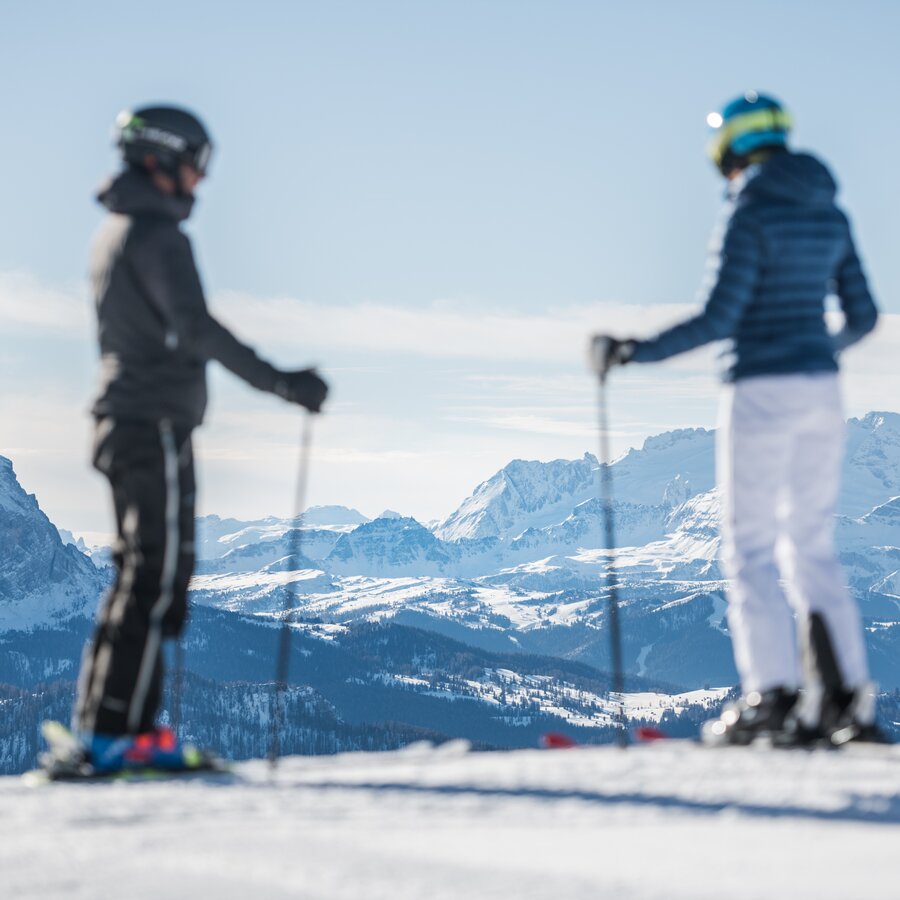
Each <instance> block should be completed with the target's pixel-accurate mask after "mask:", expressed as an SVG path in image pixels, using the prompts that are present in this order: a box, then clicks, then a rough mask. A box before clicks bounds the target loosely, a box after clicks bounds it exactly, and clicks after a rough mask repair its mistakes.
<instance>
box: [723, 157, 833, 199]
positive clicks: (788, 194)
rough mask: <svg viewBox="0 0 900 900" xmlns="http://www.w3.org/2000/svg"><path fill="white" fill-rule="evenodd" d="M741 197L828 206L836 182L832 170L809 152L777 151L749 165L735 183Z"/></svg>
mask: <svg viewBox="0 0 900 900" xmlns="http://www.w3.org/2000/svg"><path fill="white" fill-rule="evenodd" d="M735 189H736V193H737V196H738V197H740V198H742V199H747V200H749V199H751V198H754V197H765V198H767V199H773V200H777V201H780V202H781V203H799V204H803V205H804V206H830V205H831V204H833V203H834V197H835V194H836V193H837V183H836V182H835V180H834V178H833V177H832V176H831V173H830V172H829V171H828V169H827V168H826V167H825V165H824V164H823V163H821V162H820V161H819V160H818V159H816V158H815V157H814V156H811V155H810V154H808V153H778V154H776V155H775V156H773V157H771V158H770V159H768V160H766V161H765V162H764V163H761V164H759V165H758V166H752V167H751V168H749V169H748V170H747V173H746V175H745V177H744V179H742V181H739V182H738V183H737V184H736V185H735Z"/></svg>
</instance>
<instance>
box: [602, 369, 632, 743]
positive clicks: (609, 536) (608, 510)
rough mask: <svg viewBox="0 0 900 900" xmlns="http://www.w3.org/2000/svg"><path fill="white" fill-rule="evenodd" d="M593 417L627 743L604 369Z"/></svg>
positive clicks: (613, 650) (615, 671)
mask: <svg viewBox="0 0 900 900" xmlns="http://www.w3.org/2000/svg"><path fill="white" fill-rule="evenodd" d="M597 387H598V392H597V419H598V423H597V424H598V425H599V429H600V503H601V506H602V507H603V520H604V525H605V530H606V546H607V548H608V549H609V566H608V569H607V586H608V588H609V643H610V657H611V664H612V693H613V694H618V698H619V710H618V716H617V720H618V722H617V724H618V729H617V731H616V743H617V744H618V745H619V746H620V747H627V746H628V726H627V722H626V719H625V699H624V697H623V692H624V690H625V679H624V677H623V675H622V632H621V627H620V623H619V576H618V572H617V571H616V523H615V513H614V510H613V485H612V467H611V466H610V450H609V416H608V412H607V394H606V373H605V372H602V373H600V375H599V377H598V379H597Z"/></svg>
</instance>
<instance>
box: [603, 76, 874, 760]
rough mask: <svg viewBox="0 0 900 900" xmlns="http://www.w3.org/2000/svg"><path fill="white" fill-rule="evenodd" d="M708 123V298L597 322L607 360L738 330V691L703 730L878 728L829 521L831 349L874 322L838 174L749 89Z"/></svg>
mask: <svg viewBox="0 0 900 900" xmlns="http://www.w3.org/2000/svg"><path fill="white" fill-rule="evenodd" d="M707 121H708V122H709V124H710V126H711V127H712V129H713V139H712V142H711V144H710V155H711V157H712V159H713V161H714V162H715V163H716V165H717V166H718V168H719V170H720V171H721V173H722V174H723V175H724V176H725V177H726V178H727V179H728V191H727V202H726V204H725V208H724V210H723V213H722V218H721V221H720V222H719V224H718V226H717V228H716V231H715V233H714V237H713V242H712V247H711V253H710V259H709V265H708V275H707V278H706V280H705V283H704V295H705V297H704V299H705V303H704V307H703V309H702V311H701V312H700V313H699V314H698V315H696V316H694V317H693V318H691V319H689V320H688V321H686V322H683V323H681V324H679V325H676V326H675V327H673V328H670V329H668V330H666V331H663V332H662V333H661V334H658V335H657V336H656V337H653V338H651V339H649V340H619V339H616V338H612V337H609V336H606V335H598V336H597V337H595V338H594V340H593V342H592V361H593V365H594V367H595V369H596V370H597V371H598V372H599V373H600V374H601V375H605V374H606V372H607V371H608V370H609V369H610V368H611V367H613V366H616V365H624V364H626V363H631V362H641V363H646V362H655V361H657V360H663V359H667V358H668V357H670V356H674V355H675V354H678V353H684V352H685V351H688V350H692V349H694V348H695V347H699V346H701V345H703V344H707V343H710V342H712V341H718V340H723V339H728V340H729V342H730V343H729V346H728V362H727V370H726V373H725V381H726V388H725V391H724V395H723V399H722V407H721V417H720V427H719V429H718V437H717V442H718V443H717V450H716V458H717V481H718V485H719V489H720V492H721V502H722V522H721V537H722V562H723V567H724V570H725V574H726V576H727V577H728V579H729V587H728V624H729V628H730V631H731V636H732V641H733V644H734V652H735V660H736V663H737V667H738V671H739V673H740V676H741V687H742V697H741V699H740V700H739V701H738V702H737V703H736V704H734V705H732V706H730V707H729V708H727V709H726V710H725V711H724V712H723V714H722V717H721V718H720V719H718V720H715V721H713V722H710V723H707V725H706V727H705V729H704V736H705V737H706V738H707V739H709V740H713V741H717V742H730V743H749V742H750V741H752V740H754V739H755V738H756V737H758V736H759V735H761V734H765V735H766V736H769V737H774V739H775V740H776V741H783V742H785V743H793V742H806V741H812V740H820V739H822V738H825V739H829V740H832V741H833V742H835V743H841V742H843V741H846V740H851V739H876V738H878V737H879V733H878V731H877V729H876V728H875V725H874V688H873V686H872V685H871V684H870V683H869V676H868V668H867V663H866V654H865V646H864V641H863V631H862V624H861V620H860V616H859V612H858V610H857V608H856V605H855V603H854V602H853V600H852V599H851V597H850V594H849V591H848V589H847V586H846V583H845V580H844V576H843V573H842V571H841V569H840V566H839V564H838V562H837V559H836V557H835V551H834V545H833V530H834V510H835V505H836V502H837V496H838V490H839V476H840V467H841V460H842V457H843V435H844V419H843V414H842V408H841V398H840V394H839V388H838V380H837V371H838V355H839V353H840V351H842V350H844V349H845V348H847V347H849V346H850V345H851V344H854V343H855V342H856V341H858V340H859V339H860V338H862V337H864V336H865V335H866V334H868V333H869V332H870V331H871V330H872V329H873V328H874V327H875V323H876V320H877V318H878V313H877V310H876V307H875V303H874V302H873V300H872V296H871V294H870V292H869V289H868V286H867V283H866V278H865V275H864V274H863V271H862V267H861V266H860V261H859V258H858V256H857V253H856V249H855V247H854V242H853V238H852V235H851V230H850V225H849V223H848V221H847V217H846V216H845V215H844V213H843V212H842V211H841V210H840V209H839V208H838V207H837V206H836V205H835V193H836V185H835V182H834V180H833V178H832V177H831V175H830V173H829V172H828V169H827V168H826V167H825V166H824V165H823V164H822V163H821V162H820V161H819V160H817V159H816V158H815V157H813V156H810V155H808V154H804V153H794V152H791V151H790V150H789V149H788V147H787V135H788V132H789V129H790V124H791V123H790V118H789V116H788V113H787V112H786V111H785V110H784V109H783V108H782V106H781V105H780V104H779V103H778V102H777V101H776V100H774V99H772V98H771V97H766V96H763V95H760V94H756V93H748V94H746V95H744V96H742V97H739V98H737V99H736V100H734V101H732V102H731V103H729V104H728V105H727V106H725V107H724V109H723V110H722V112H721V113H713V114H711V115H710V117H709V118H708V120H707ZM829 294H836V295H837V297H838V298H839V300H840V306H841V309H842V310H843V314H844V325H843V327H842V329H841V330H840V331H839V332H838V333H837V334H836V335H835V334H831V333H829V330H828V328H827V326H826V321H825V301H826V297H827V296H828V295H829ZM779 540H780V542H781V544H782V546H783V547H784V549H785V551H786V552H785V553H784V554H783V555H782V554H779V555H776V542H778V541H779ZM782 581H783V582H784V584H785V587H784V588H783V587H782ZM793 613H796V616H797V626H796V628H797V631H798V632H799V636H800V642H799V643H800V647H799V648H798V646H797V640H796V639H795V625H794V621H793ZM798 650H799V652H798ZM801 688H802V689H803V690H802V691H801Z"/></svg>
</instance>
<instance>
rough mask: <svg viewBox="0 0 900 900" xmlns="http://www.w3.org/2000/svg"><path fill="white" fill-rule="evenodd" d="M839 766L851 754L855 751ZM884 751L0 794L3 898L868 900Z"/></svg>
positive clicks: (888, 804)
mask: <svg viewBox="0 0 900 900" xmlns="http://www.w3.org/2000/svg"><path fill="white" fill-rule="evenodd" d="M857 751H858V752H857ZM898 763H900V756H898V748H896V747H894V748H881V747H868V748H867V747H857V748H851V749H850V750H848V751H847V752H844V751H841V752H827V751H817V752H812V753H808V752H802V751H801V752H791V751H773V750H766V749H749V750H745V749H730V750H705V749H703V748H700V747H697V746H695V745H691V744H682V743H679V742H663V743H658V744H654V745H645V746H640V747H633V748H631V749H629V750H627V751H625V752H623V751H620V750H618V749H615V748H611V747H596V748H578V749H574V750H564V751H539V750H534V751H516V752H510V753H467V752H466V747H465V744H464V743H463V742H452V743H450V744H445V745H443V746H441V747H438V748H430V747H427V746H422V745H412V746H410V747H407V748H406V749H404V750H401V751H397V752H393V753H381V754H366V753H357V754H346V755H342V756H337V757H312V758H309V757H307V758H301V757H292V758H289V759H285V760H282V761H281V764H280V766H279V768H278V770H277V773H276V774H275V776H274V777H273V776H272V775H271V773H270V770H269V767H268V765H267V764H266V763H264V762H262V761H258V762H250V763H244V764H240V765H238V766H237V767H236V769H235V772H234V774H233V776H230V777H229V776H226V777H220V776H211V777H197V778H195V779H193V780H182V781H168V782H165V781H163V782H148V783H142V784H123V783H118V784H116V783H113V784H100V785H65V784H58V785H47V786H44V787H39V788H34V787H28V786H26V784H25V783H23V781H22V780H20V779H16V778H4V779H0V807H2V809H3V812H4V814H3V817H2V820H0V868H2V871H3V881H4V896H6V897H10V898H16V900H57V898H60V897H66V898H68V900H113V898H115V900H119V898H121V897H123V896H127V897H129V898H130V900H150V898H154V900H155V898H157V897H167V898H172V900H181V898H185V900H187V898H190V900H204V898H208V897H209V898H213V897H214V898H216V900H238V898H241V900H243V898H247V897H265V898H267V900H281V898H304V900H362V898H364V900H421V898H423V897H427V898H428V900H459V898H468V900H510V898H515V900H563V898H565V900H598V898H615V900H681V898H683V900H713V898H715V900H720V898H722V897H727V898H729V900H751V898H752V900H760V898H766V900H771V898H780V897H797V898H808V897H815V898H817V900H832V898H833V900H838V898H840V900H844V898H852V897H865V898H866V900H882V898H883V900H888V898H895V897H896V896H897V863H896V847H897V839H898V837H900V830H898V825H900V765H898Z"/></svg>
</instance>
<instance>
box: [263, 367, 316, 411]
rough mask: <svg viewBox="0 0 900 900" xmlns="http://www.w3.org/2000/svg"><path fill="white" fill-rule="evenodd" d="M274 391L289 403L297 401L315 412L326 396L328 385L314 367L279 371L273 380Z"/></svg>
mask: <svg viewBox="0 0 900 900" xmlns="http://www.w3.org/2000/svg"><path fill="white" fill-rule="evenodd" d="M275 393H276V394H278V396H279V397H284V399H285V400H287V401H288V402H289V403H299V404H300V406H305V407H306V408H307V409H308V410H309V411H310V412H313V413H317V412H319V410H320V409H321V408H322V404H323V403H324V402H325V398H326V397H327V396H328V385H327V384H326V383H325V382H324V381H323V380H322V379H321V378H320V377H319V373H318V372H316V370H315V369H301V370H300V371H299V372H281V373H279V375H278V380H277V381H276V382H275Z"/></svg>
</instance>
